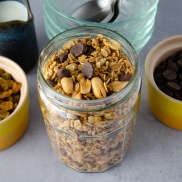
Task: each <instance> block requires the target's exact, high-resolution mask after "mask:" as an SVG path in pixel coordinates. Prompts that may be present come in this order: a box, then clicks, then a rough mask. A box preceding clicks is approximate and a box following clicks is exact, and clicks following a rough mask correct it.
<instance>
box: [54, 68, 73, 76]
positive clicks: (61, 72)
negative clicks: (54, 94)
mask: <svg viewBox="0 0 182 182" xmlns="http://www.w3.org/2000/svg"><path fill="white" fill-rule="evenodd" d="M57 76H58V78H60V79H61V78H64V77H67V78H69V77H70V76H71V74H70V71H69V70H67V69H66V68H61V69H59V70H58V72H57Z"/></svg>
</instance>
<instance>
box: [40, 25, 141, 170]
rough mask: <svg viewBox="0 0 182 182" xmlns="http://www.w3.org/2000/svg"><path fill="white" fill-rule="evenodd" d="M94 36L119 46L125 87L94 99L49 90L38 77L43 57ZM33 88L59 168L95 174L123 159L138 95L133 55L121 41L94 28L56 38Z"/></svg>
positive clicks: (138, 77)
mask: <svg viewBox="0 0 182 182" xmlns="http://www.w3.org/2000/svg"><path fill="white" fill-rule="evenodd" d="M98 34H102V35H103V36H104V37H107V38H112V39H115V40H117V41H119V42H120V43H121V44H122V51H123V52H124V53H125V54H126V55H127V57H128V58H129V60H130V61H131V64H132V66H133V68H134V73H133V77H132V78H131V79H130V81H129V83H128V84H127V85H126V86H125V87H124V88H123V89H122V90H120V91H119V92H117V93H115V94H112V95H110V96H108V97H105V98H102V99H94V100H78V99H73V98H71V97H67V96H65V95H63V94H60V93H59V92H58V91H56V90H54V89H53V88H52V87H51V86H50V85H49V84H48V83H47V81H46V79H45V78H44V76H43V69H44V67H45V65H46V63H47V61H48V59H49V57H50V56H51V55H52V54H53V53H54V52H55V51H56V50H58V49H59V48H60V47H61V46H63V44H65V43H66V42H68V41H69V40H72V39H73V38H78V39H81V38H83V37H86V36H91V37H96V36H97V35H98ZM37 88H38V96H39V102H40V107H41V111H42V115H43V118H44V122H45V125H46V129H47V133H48V135H49V138H50V142H51V145H52V148H53V149H54V151H55V152H56V154H57V156H58V157H59V159H60V161H61V162H62V163H64V164H66V165H67V166H69V167H71V168H73V169H75V170H77V171H80V172H101V171H105V170H107V169H109V168H111V167H113V166H115V165H117V164H119V163H120V162H121V161H122V160H123V157H124V156H125V154H126V152H127V150H128V149H129V147H130V145H131V142H132V138H133V132H134V127H135V122H136V119H137V112H138V108H139V103H140V91H141V76H140V71H139V66H138V61H137V55H136V52H135V50H134V49H133V48H132V46H131V45H130V43H128V41H127V40H126V39H124V38H123V37H122V36H121V35H119V34H117V33H115V32H113V31H111V30H107V29H104V28H99V27H78V28H73V29H70V30H67V31H65V32H63V33H60V34H59V35H57V36H56V37H55V38H53V39H52V40H51V41H50V42H49V43H48V44H47V45H46V47H45V48H44V50H43V51H42V53H41V55H40V58H39V65H38V72H37Z"/></svg>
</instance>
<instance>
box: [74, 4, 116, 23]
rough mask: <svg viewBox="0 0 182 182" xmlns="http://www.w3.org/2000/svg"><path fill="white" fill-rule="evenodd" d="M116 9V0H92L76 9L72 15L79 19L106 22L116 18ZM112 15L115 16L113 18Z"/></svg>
mask: <svg viewBox="0 0 182 182" xmlns="http://www.w3.org/2000/svg"><path fill="white" fill-rule="evenodd" d="M118 9H119V8H118V0H92V1H89V2H87V3H85V4H83V5H81V6H80V7H79V8H78V9H76V11H75V12H74V13H73V14H72V17H74V18H78V19H80V20H87V21H92V22H102V23H106V22H109V21H110V20H111V19H112V21H113V20H114V19H115V18H116V16H117V15H118V13H119V12H118ZM115 10H116V14H115ZM114 14H115V15H116V16H114ZM113 17H115V18H114V19H113Z"/></svg>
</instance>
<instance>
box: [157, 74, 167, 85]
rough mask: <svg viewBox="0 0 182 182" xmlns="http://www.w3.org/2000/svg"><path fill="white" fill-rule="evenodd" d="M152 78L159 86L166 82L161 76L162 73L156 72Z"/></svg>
mask: <svg viewBox="0 0 182 182" xmlns="http://www.w3.org/2000/svg"><path fill="white" fill-rule="evenodd" d="M154 80H155V82H156V84H157V85H158V86H159V85H164V84H165V83H166V80H165V79H164V77H163V74H162V73H156V74H155V75H154Z"/></svg>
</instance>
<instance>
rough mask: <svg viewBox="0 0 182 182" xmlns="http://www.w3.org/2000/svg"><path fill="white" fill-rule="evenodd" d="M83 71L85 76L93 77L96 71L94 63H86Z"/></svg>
mask: <svg viewBox="0 0 182 182" xmlns="http://www.w3.org/2000/svg"><path fill="white" fill-rule="evenodd" d="M82 73H83V75H84V77H85V78H87V79H91V78H93V76H94V73H95V71H94V66H93V65H92V63H89V62H87V63H85V64H84V65H83V67H82Z"/></svg>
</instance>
